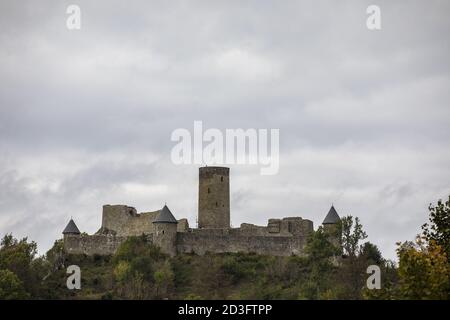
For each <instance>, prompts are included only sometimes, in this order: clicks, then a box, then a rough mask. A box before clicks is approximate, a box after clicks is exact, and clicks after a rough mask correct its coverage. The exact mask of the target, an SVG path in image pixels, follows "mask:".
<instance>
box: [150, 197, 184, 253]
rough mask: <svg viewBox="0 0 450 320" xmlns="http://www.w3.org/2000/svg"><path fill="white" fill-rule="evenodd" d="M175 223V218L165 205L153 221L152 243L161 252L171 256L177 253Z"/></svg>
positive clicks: (176, 222)
mask: <svg viewBox="0 0 450 320" xmlns="http://www.w3.org/2000/svg"><path fill="white" fill-rule="evenodd" d="M177 224H178V221H177V219H175V217H174V216H173V214H172V212H170V210H169V208H168V207H167V206H166V205H164V208H162V209H161V212H160V213H159V215H158V216H157V217H156V219H155V220H154V221H153V225H154V227H155V232H154V234H153V242H154V244H155V245H156V246H158V247H160V248H161V251H162V252H164V253H166V254H168V255H170V256H172V257H173V256H175V255H176V254H177Z"/></svg>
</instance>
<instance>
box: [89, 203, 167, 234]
mask: <svg viewBox="0 0 450 320" xmlns="http://www.w3.org/2000/svg"><path fill="white" fill-rule="evenodd" d="M158 214H159V210H158V211H153V212H142V213H137V212H136V209H135V208H133V207H129V206H125V205H104V206H103V216H102V228H101V229H100V230H99V232H98V233H99V234H100V233H112V234H115V235H117V236H139V235H141V234H143V233H145V234H149V233H153V232H154V226H153V220H155V219H156V217H157V216H158Z"/></svg>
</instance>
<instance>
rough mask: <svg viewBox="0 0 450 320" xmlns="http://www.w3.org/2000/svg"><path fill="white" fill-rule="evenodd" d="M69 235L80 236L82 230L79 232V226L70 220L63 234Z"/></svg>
mask: <svg viewBox="0 0 450 320" xmlns="http://www.w3.org/2000/svg"><path fill="white" fill-rule="evenodd" d="M68 233H72V234H80V230H78V227H77V225H76V224H75V222H74V221H73V220H72V219H70V221H69V223H68V224H67V226H66V228H65V229H64V231H63V234H68Z"/></svg>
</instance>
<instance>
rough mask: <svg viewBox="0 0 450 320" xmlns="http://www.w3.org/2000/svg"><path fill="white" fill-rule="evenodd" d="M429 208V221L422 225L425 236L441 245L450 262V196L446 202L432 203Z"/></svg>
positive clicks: (429, 240)
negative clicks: (434, 204)
mask: <svg viewBox="0 0 450 320" xmlns="http://www.w3.org/2000/svg"><path fill="white" fill-rule="evenodd" d="M428 210H429V211H430V217H429V223H425V224H424V225H423V226H422V230H423V236H424V237H425V239H426V240H427V241H428V242H431V241H434V242H435V243H436V244H437V245H439V246H441V247H442V249H443V250H444V251H445V252H446V254H447V259H448V261H449V263H450V196H449V197H448V200H447V201H446V202H445V203H444V202H442V200H439V201H438V203H437V205H436V206H433V205H432V204H430V206H429V207H428Z"/></svg>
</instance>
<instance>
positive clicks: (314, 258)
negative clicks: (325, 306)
mask: <svg viewBox="0 0 450 320" xmlns="http://www.w3.org/2000/svg"><path fill="white" fill-rule="evenodd" d="M330 236H331V235H330V234H329V233H328V232H326V231H325V230H324V229H323V227H322V226H321V227H319V228H318V229H317V231H315V232H313V233H312V234H311V236H310V237H309V238H308V241H307V244H306V248H305V251H306V253H307V255H308V257H307V265H308V269H309V270H308V271H309V272H308V277H307V279H306V281H304V283H303V284H302V288H301V292H300V294H299V298H300V299H321V298H323V297H324V295H326V296H327V297H330V298H331V295H330V290H331V288H332V287H333V285H332V283H331V279H332V276H333V273H334V270H335V268H336V266H335V265H334V264H333V259H334V257H335V256H336V255H337V254H338V253H339V248H336V246H334V245H333V242H332V241H331V239H330Z"/></svg>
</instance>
